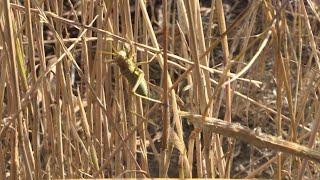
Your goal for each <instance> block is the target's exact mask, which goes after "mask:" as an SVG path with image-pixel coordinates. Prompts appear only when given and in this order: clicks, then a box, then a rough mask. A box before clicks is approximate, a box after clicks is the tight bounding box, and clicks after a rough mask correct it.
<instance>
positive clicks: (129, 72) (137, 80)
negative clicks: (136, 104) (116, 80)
mask: <svg viewBox="0 0 320 180" xmlns="http://www.w3.org/2000/svg"><path fill="white" fill-rule="evenodd" d="M131 46H132V45H131ZM113 51H114V53H112V54H113V55H115V58H114V59H115V63H116V64H117V65H118V67H119V68H120V71H121V74H122V75H123V76H124V77H126V79H127V80H128V82H129V84H130V85H131V86H132V93H133V94H135V95H137V96H139V97H141V98H144V99H147V100H150V101H153V102H157V103H161V101H158V100H155V99H152V98H149V97H148V95H149V93H148V86H147V81H146V80H145V78H144V73H143V71H142V70H141V69H140V68H139V67H138V66H137V64H136V63H135V62H134V61H133V57H134V56H133V53H132V48H130V49H129V48H127V47H125V48H124V49H123V50H119V51H117V50H115V49H113Z"/></svg>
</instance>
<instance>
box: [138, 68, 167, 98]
mask: <svg viewBox="0 0 320 180" xmlns="http://www.w3.org/2000/svg"><path fill="white" fill-rule="evenodd" d="M143 81H145V79H144V73H143V72H141V73H140V74H139V76H138V79H137V81H136V83H135V85H134V86H133V88H132V93H133V94H134V95H136V96H138V97H140V98H143V99H146V100H149V101H152V102H155V103H160V104H161V103H162V102H161V101H159V100H156V99H152V98H149V97H147V93H146V94H144V95H140V94H138V93H136V90H137V89H138V87H139V85H141V83H142V82H143ZM144 88H147V87H144ZM146 92H147V90H146Z"/></svg>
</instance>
